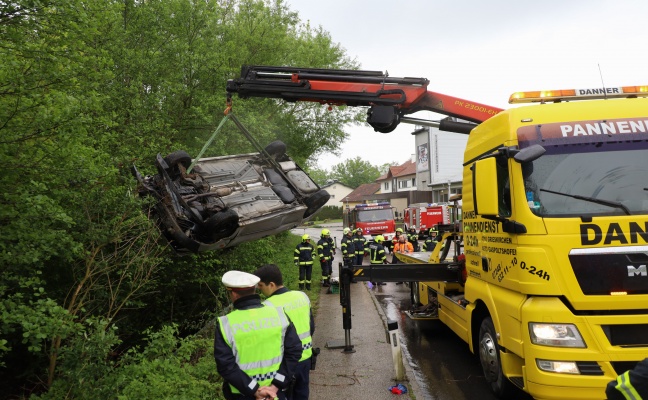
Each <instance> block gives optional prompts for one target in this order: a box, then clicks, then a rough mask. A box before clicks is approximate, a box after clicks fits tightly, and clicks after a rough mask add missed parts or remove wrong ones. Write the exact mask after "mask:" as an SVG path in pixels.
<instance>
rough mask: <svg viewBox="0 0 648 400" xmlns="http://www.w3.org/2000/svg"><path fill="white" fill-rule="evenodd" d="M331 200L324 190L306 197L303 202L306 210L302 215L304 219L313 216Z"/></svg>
mask: <svg viewBox="0 0 648 400" xmlns="http://www.w3.org/2000/svg"><path fill="white" fill-rule="evenodd" d="M330 198H331V195H330V194H328V192H327V191H326V190H323V189H320V190H318V191H317V192H315V193H313V194H312V195H311V196H309V197H307V198H306V200H304V204H306V207H308V209H307V210H306V212H305V213H304V218H308V217H310V216H311V215H313V214H315V212H317V210H319V209H320V208H322V207H324V204H326V202H327V201H329V199H330Z"/></svg>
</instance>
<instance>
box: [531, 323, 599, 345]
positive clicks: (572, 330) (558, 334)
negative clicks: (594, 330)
mask: <svg viewBox="0 0 648 400" xmlns="http://www.w3.org/2000/svg"><path fill="white" fill-rule="evenodd" d="M529 334H530V335H531V343H533V344H539V345H541V346H554V347H581V348H585V347H587V346H585V342H584V341H583V338H582V337H581V335H580V332H578V328H576V325H574V324H544V323H538V322H529Z"/></svg>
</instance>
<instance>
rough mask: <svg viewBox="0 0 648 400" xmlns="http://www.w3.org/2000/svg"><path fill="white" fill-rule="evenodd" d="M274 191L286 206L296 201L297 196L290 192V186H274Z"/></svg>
mask: <svg viewBox="0 0 648 400" xmlns="http://www.w3.org/2000/svg"><path fill="white" fill-rule="evenodd" d="M272 190H274V192H275V193H276V194H277V196H279V198H280V199H281V201H283V202H284V203H285V204H290V203H292V202H293V201H295V194H294V193H293V192H292V190H290V188H289V187H288V186H285V185H274V186H272Z"/></svg>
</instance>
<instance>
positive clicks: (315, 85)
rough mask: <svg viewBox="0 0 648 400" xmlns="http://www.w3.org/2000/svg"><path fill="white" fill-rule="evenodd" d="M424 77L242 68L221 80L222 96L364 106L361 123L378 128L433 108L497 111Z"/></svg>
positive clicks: (475, 117)
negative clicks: (433, 87)
mask: <svg viewBox="0 0 648 400" xmlns="http://www.w3.org/2000/svg"><path fill="white" fill-rule="evenodd" d="M428 83H429V81H428V80H427V79H425V78H395V77H390V76H388V75H387V74H384V73H382V72H380V71H363V70H340V69H317V68H292V67H269V66H244V67H243V68H242V69H241V77H240V78H238V79H231V80H229V81H228V82H227V92H228V96H231V95H232V94H233V93H238V95H239V97H241V98H247V97H270V98H279V99H284V100H286V101H313V102H318V103H322V104H331V105H347V106H352V107H356V106H367V107H370V109H369V112H368V117H367V122H368V123H369V124H370V125H371V126H373V127H374V129H375V130H377V131H380V132H390V131H392V130H394V129H395V128H396V126H397V125H398V123H399V122H400V118H401V117H402V116H404V115H406V114H411V113H415V112H417V111H423V110H427V111H433V112H436V113H439V114H443V115H448V116H451V117H457V118H461V119H464V120H467V121H471V122H476V123H480V122H483V121H485V120H487V119H488V118H490V117H492V116H493V115H495V114H497V113H499V112H500V111H502V109H500V108H497V107H491V106H488V105H485V104H480V103H475V102H472V101H468V100H464V99H460V98H457V97H453V96H448V95H444V94H441V93H435V92H431V91H428V90H427V86H428Z"/></svg>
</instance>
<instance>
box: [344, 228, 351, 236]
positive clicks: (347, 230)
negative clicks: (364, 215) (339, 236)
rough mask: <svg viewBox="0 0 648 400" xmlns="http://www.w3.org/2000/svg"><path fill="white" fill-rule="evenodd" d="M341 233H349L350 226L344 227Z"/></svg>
mask: <svg viewBox="0 0 648 400" xmlns="http://www.w3.org/2000/svg"><path fill="white" fill-rule="evenodd" d="M342 233H344V234H345V235H346V234H347V233H351V229H350V228H344V230H343V231H342Z"/></svg>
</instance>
